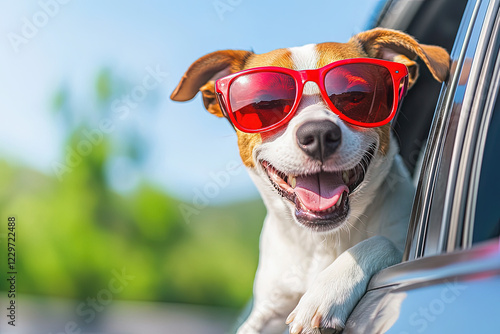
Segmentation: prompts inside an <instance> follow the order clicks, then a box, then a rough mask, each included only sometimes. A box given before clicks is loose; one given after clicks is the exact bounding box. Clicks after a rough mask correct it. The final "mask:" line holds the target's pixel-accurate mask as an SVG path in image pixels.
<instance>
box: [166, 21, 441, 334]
mask: <svg viewBox="0 0 500 334" xmlns="http://www.w3.org/2000/svg"><path fill="white" fill-rule="evenodd" d="M417 57H419V58H420V59H421V60H422V61H423V62H424V63H425V65H426V66H427V68H428V69H429V70H430V72H431V74H432V75H433V77H434V78H435V79H436V80H438V81H439V82H443V81H444V80H445V79H446V78H447V75H448V71H449V63H450V58H449V55H448V53H447V52H446V50H444V49H443V48H441V47H438V46H431V45H421V44H419V43H418V42H417V41H416V40H415V39H413V38H412V37H411V36H409V35H407V34H405V33H403V32H400V31H396V30H391V29H382V28H375V29H372V30H368V31H365V32H361V33H359V34H356V35H354V36H353V37H352V38H351V39H350V40H349V41H348V42H347V43H333V42H328V43H321V44H309V45H305V46H302V47H292V48H288V49H277V50H274V51H271V52H268V53H264V54H255V53H253V52H250V51H243V50H223V51H216V52H213V53H210V54H207V55H205V56H203V57H201V58H200V59H198V60H196V61H195V62H194V63H193V64H192V65H191V66H190V67H189V68H188V70H187V71H186V73H185V74H184V76H183V77H182V79H181V80H180V82H179V84H178V86H177V87H176V88H175V90H174V92H173V93H172V95H171V99H172V100H174V101H187V100H190V99H192V98H193V97H194V96H195V95H196V94H197V93H198V91H201V93H202V97H203V103H204V106H205V108H206V109H207V110H208V111H209V112H210V113H212V114H214V115H215V116H218V117H224V116H225V117H226V118H227V119H228V120H229V121H230V123H231V125H232V126H233V127H234V128H235V130H236V134H237V139H238V147H239V152H240V155H241V159H242V161H243V164H244V165H245V166H246V167H247V169H248V172H249V174H250V176H251V178H252V180H253V181H254V183H255V185H256V186H257V188H258V190H259V192H260V194H261V196H262V199H263V201H264V203H265V205H266V208H267V216H266V218H265V221H264V226H263V229H262V234H261V239H260V257H259V266H258V269H257V273H256V277H255V281H254V300H253V306H252V311H251V313H250V315H249V316H248V318H247V319H246V321H245V322H244V323H243V324H242V325H241V326H240V327H239V329H238V332H237V333H238V334H249V333H283V331H285V330H286V329H287V327H286V326H287V325H288V326H289V328H288V329H289V332H290V333H292V334H299V333H304V334H305V333H320V330H321V331H322V333H325V332H332V331H333V332H335V331H341V330H342V329H343V328H344V326H345V323H346V320H347V318H348V316H349V314H350V313H351V311H352V310H353V308H354V307H355V306H356V304H357V302H358V301H359V300H360V298H361V297H362V296H363V294H364V293H365V291H366V288H367V285H368V282H369V280H370V278H371V277H372V276H373V275H374V274H376V273H377V272H378V271H380V270H382V269H384V268H386V267H388V266H391V265H394V264H397V263H399V262H400V261H401V259H402V251H403V248H404V244H405V237H406V232H407V226H408V221H409V215H410V211H411V206H412V202H413V196H414V187H413V184H412V181H411V178H410V176H409V173H408V172H407V171H406V169H405V167H404V163H403V161H402V159H401V157H400V156H399V155H398V144H397V142H396V139H395V138H394V135H393V134H392V133H391V125H390V124H391V123H390V120H391V119H392V117H394V114H395V113H396V111H397V108H398V107H399V105H400V102H401V100H402V98H403V96H404V95H405V93H406V90H407V88H410V87H411V86H412V85H413V84H414V83H415V80H417V78H418V73H419V68H418V64H417V63H416V58H417Z"/></svg>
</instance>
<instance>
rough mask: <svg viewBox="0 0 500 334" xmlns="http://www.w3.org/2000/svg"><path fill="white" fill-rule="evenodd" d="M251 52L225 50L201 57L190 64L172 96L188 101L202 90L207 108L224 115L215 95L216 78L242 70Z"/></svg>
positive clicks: (176, 99) (218, 114)
mask: <svg viewBox="0 0 500 334" xmlns="http://www.w3.org/2000/svg"><path fill="white" fill-rule="evenodd" d="M251 54H252V52H250V51H242V50H223V51H216V52H212V53H209V54H207V55H205V56H203V57H201V58H200V59H198V60H196V61H195V62H194V63H193V64H192V65H191V66H189V68H188V70H187V71H186V73H184V75H183V76H182V78H181V81H180V82H179V84H178V85H177V87H176V88H175V90H174V91H173V93H172V95H170V98H171V99H172V100H174V101H188V100H191V99H192V98H193V97H195V95H196V93H198V91H201V93H202V95H203V104H204V105H205V108H206V109H207V110H208V111H209V112H210V113H212V114H214V115H215V116H218V117H222V111H221V110H220V107H219V104H218V103H217V99H216V97H215V80H217V79H219V78H222V77H223V76H226V75H228V74H231V73H234V72H237V71H241V70H242V69H243V66H244V65H245V61H246V59H247V58H248V57H249V56H250V55H251Z"/></svg>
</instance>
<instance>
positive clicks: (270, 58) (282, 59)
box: [244, 49, 294, 70]
mask: <svg viewBox="0 0 500 334" xmlns="http://www.w3.org/2000/svg"><path fill="white" fill-rule="evenodd" d="M263 66H278V67H284V68H290V69H293V67H294V64H293V61H292V54H291V52H290V50H288V49H276V50H273V51H270V52H267V53H262V54H252V56H251V57H249V58H248V59H247V61H246V63H245V66H244V69H245V70H246V69H249V68H254V67H263Z"/></svg>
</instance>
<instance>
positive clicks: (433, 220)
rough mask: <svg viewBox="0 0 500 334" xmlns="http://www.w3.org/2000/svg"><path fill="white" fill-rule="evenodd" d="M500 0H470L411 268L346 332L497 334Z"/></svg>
mask: <svg viewBox="0 0 500 334" xmlns="http://www.w3.org/2000/svg"><path fill="white" fill-rule="evenodd" d="M499 4H500V1H495V0H492V1H486V0H470V1H469V2H468V3H467V7H466V9H465V11H464V14H463V18H462V22H461V25H460V28H459V30H458V33H457V36H456V39H455V44H454V47H453V50H452V52H451V58H452V66H451V73H450V77H449V79H448V80H447V82H446V84H444V85H443V87H442V89H441V93H440V97H439V100H438V103H437V106H436V110H435V113H434V118H433V122H432V126H431V130H430V133H429V138H428V140H427V145H426V148H425V155H424V160H423V163H422V167H421V171H420V176H419V179H418V186H417V192H416V195H415V200H414V206H413V211H412V217H411V221H410V226H409V231H408V237H407V243H406V249H405V253H404V258H403V262H402V263H401V264H398V265H396V266H393V267H390V268H387V269H385V270H383V271H381V272H380V273H379V274H377V275H376V276H375V277H374V278H373V279H372V280H371V282H370V284H369V287H368V291H367V293H366V294H365V296H364V297H363V299H362V300H361V301H360V302H359V303H358V305H357V306H356V308H355V310H354V311H353V313H352V314H351V316H350V318H349V319H348V322H347V324H346V329H345V331H344V333H386V332H387V333H452V332H453V333H454V332H463V331H468V332H469V331H470V332H473V333H491V332H495V331H498V330H499V329H498V328H499V325H498V319H497V317H498V314H500V304H499V300H500V243H499V233H500V195H499V193H500V192H499V189H500V181H499V180H500V178H498V175H497V173H496V171H497V170H498V166H499V163H500V154H499V153H498V152H499V151H498V148H499V147H500V135H499V134H500V99H498V91H499V88H500V57H499V55H498V53H499V46H500V16H499Z"/></svg>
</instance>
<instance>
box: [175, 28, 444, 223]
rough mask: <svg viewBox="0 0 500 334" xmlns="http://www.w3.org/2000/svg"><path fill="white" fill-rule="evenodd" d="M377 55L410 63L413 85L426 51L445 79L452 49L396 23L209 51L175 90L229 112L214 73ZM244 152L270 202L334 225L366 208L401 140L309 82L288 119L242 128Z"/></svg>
mask: <svg viewBox="0 0 500 334" xmlns="http://www.w3.org/2000/svg"><path fill="white" fill-rule="evenodd" d="M361 57H368V58H378V59H384V60H390V61H394V62H399V63H403V64H404V65H406V66H407V68H408V84H409V86H410V87H411V86H412V85H413V83H414V82H415V80H416V79H417V77H418V65H417V63H416V62H415V59H416V58H417V57H420V58H421V59H422V60H423V61H424V63H425V64H426V65H427V67H428V68H429V70H430V71H431V73H432V74H433V76H434V78H436V80H438V81H443V80H445V78H446V76H447V74H448V67H449V56H448V54H447V53H446V51H445V50H444V49H442V48H440V47H437V46H428V45H421V44H418V43H417V42H416V41H415V40H414V39H413V38H411V37H410V36H408V35H406V34H404V33H402V32H399V31H394V30H389V29H379V28H378V29H373V30H370V31H366V32H362V33H359V34H357V35H355V36H354V37H352V38H351V39H350V40H349V41H348V42H347V43H322V44H310V45H305V46H302V47H295V48H289V49H277V50H274V51H271V52H268V53H265V54H255V53H253V52H249V51H241V50H225V51H217V52H213V53H210V54H208V55H206V56H204V57H202V58H200V59H198V60H197V61H195V62H194V63H193V64H192V65H191V66H190V67H189V69H188V70H187V72H186V73H185V74H184V76H183V77H182V79H181V81H180V83H179V84H178V86H177V88H176V89H175V91H174V92H173V93H172V96H171V98H172V99H173V100H175V101H187V100H190V99H192V98H193V97H194V96H195V95H196V94H197V92H198V91H201V92H202V95H203V103H204V105H205V108H206V109H207V110H208V111H209V112H210V113H212V114H214V115H216V116H218V117H222V116H223V112H222V110H221V108H220V106H219V104H218V103H217V99H216V93H215V81H216V80H217V79H219V78H221V77H224V76H227V75H229V74H231V73H235V72H238V71H241V70H246V69H251V68H256V67H264V66H277V67H283V68H288V69H293V70H306V69H317V68H321V67H323V66H325V65H328V64H330V63H332V62H335V61H338V60H342V59H350V58H361ZM236 132H237V137H238V146H239V150H240V155H241V158H242V160H243V163H244V164H245V166H247V167H248V168H249V170H250V175H251V176H252V178H253V179H254V182H255V183H256V184H257V186H258V188H259V190H260V192H261V194H262V196H263V198H264V201H265V202H266V205H267V206H268V209H270V210H271V208H276V209H275V210H277V212H275V213H273V214H277V213H278V212H279V214H280V215H286V217H293V220H295V222H296V223H298V224H299V225H301V226H305V227H307V228H310V229H312V230H314V231H323V232H324V231H333V230H335V229H336V228H337V227H339V226H340V225H342V224H343V223H344V222H345V221H347V220H348V219H349V217H350V216H356V217H358V216H360V215H361V214H362V213H363V211H364V209H365V208H366V206H367V205H368V204H369V203H370V202H371V200H372V199H373V196H375V195H376V189H377V188H378V187H379V185H380V184H381V182H382V181H383V180H384V179H385V177H386V175H387V173H388V171H389V168H390V166H391V164H392V159H393V157H394V155H395V154H396V153H397V147H396V146H397V145H396V143H395V142H394V141H393V140H392V139H391V131H390V124H386V125H383V126H380V127H371V128H369V127H361V126H356V125H353V124H350V123H348V122H345V121H343V120H342V119H340V118H339V116H337V114H335V113H333V112H332V111H331V110H330V108H329V107H328V105H327V104H326V103H325V100H324V98H323V96H322V95H321V94H320V89H319V87H318V85H316V84H315V83H313V82H306V83H305V86H304V90H303V96H302V99H301V101H300V104H299V105H298V109H297V110H296V112H295V113H294V116H293V118H291V119H290V121H289V122H287V123H286V124H284V125H282V126H281V127H279V128H277V129H273V130H271V131H266V132H260V133H246V132H242V131H239V130H237V129H236Z"/></svg>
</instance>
